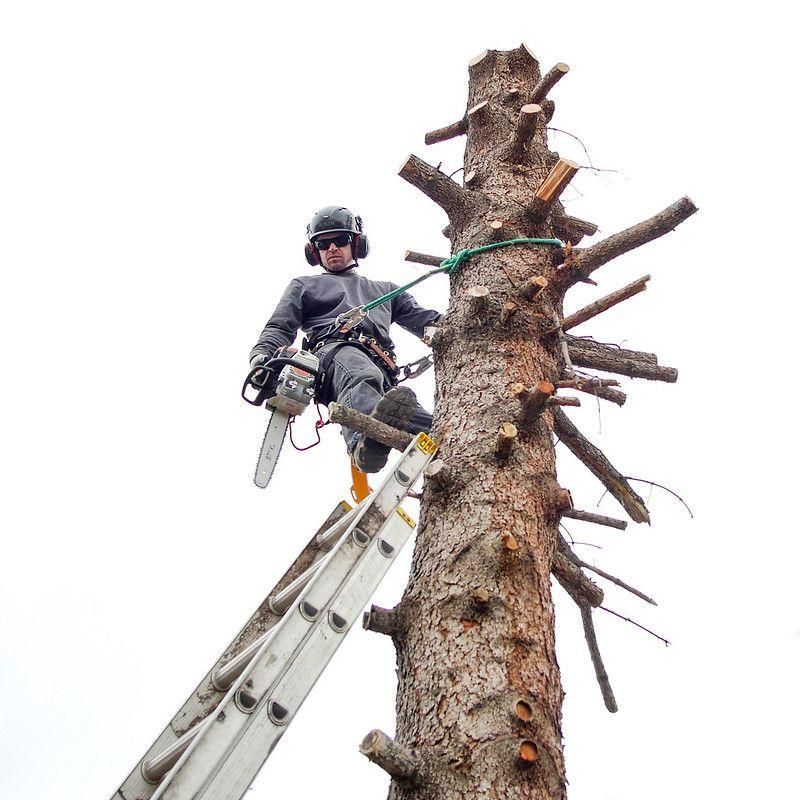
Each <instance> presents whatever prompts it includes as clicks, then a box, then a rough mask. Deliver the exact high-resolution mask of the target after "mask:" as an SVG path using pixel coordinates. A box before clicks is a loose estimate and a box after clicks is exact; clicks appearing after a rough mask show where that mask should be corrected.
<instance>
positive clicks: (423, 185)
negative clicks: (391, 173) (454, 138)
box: [398, 155, 464, 215]
mask: <svg viewBox="0 0 800 800" xmlns="http://www.w3.org/2000/svg"><path fill="white" fill-rule="evenodd" d="M398 174H399V175H400V177H401V178H403V179H404V180H406V181H408V182H409V183H410V184H411V185H412V186H416V187H417V189H419V190H420V191H421V192H422V193H423V194H425V195H427V197H429V198H430V199H431V200H433V202H434V203H436V204H438V205H439V206H440V207H441V208H442V209H443V210H444V211H445V212H446V213H447V214H448V215H452V214H453V213H454V212H456V211H457V210H458V209H459V208H461V206H462V205H463V204H464V189H463V188H462V187H461V186H459V185H458V184H457V183H456V182H455V181H454V180H453V179H452V178H448V177H447V175H445V174H444V173H443V172H439V170H437V169H434V168H433V167H432V166H431V165H430V164H428V163H426V162H425V161H423V160H422V159H421V158H417V156H415V155H410V156H409V157H408V158H407V159H406V160H405V162H404V163H403V165H402V166H401V167H400V171H399V173H398Z"/></svg>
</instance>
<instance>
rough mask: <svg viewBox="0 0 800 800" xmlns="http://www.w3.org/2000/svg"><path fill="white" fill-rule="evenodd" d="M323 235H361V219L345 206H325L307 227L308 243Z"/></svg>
mask: <svg viewBox="0 0 800 800" xmlns="http://www.w3.org/2000/svg"><path fill="white" fill-rule="evenodd" d="M321 233H352V234H354V235H356V236H357V235H358V234H359V233H361V217H357V216H356V215H355V214H354V213H353V212H352V211H351V210H350V209H349V208H345V207H344V206H325V208H321V209H320V210H319V211H317V213H316V214H314V216H313V217H312V218H311V222H309V223H308V226H307V227H306V236H308V241H309V242H313V241H314V237H315V236H319V234H321Z"/></svg>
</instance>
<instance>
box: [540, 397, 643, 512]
mask: <svg viewBox="0 0 800 800" xmlns="http://www.w3.org/2000/svg"><path fill="white" fill-rule="evenodd" d="M553 427H554V430H555V432H556V435H557V436H558V437H559V438H560V439H561V441H562V442H563V443H564V444H565V445H566V446H567V448H569V450H571V451H572V453H573V454H574V455H575V456H576V457H577V458H578V459H579V460H580V461H582V462H583V463H584V464H585V465H586V467H587V468H588V469H589V471H590V472H591V473H592V474H593V475H594V476H595V477H596V478H598V480H599V481H600V482H601V483H602V484H603V485H604V486H605V487H606V489H608V491H609V492H610V493H611V495H612V496H613V497H614V498H616V500H617V501H618V502H619V503H620V504H621V505H622V507H623V508H624V509H625V511H627V513H628V516H630V518H631V519H632V520H633V521H634V522H646V523H648V524H649V523H650V515H649V514H648V512H647V508H646V506H645V504H644V500H643V499H642V498H641V497H639V495H638V494H636V492H635V491H634V490H633V488H631V485H630V484H629V483H628V481H627V480H626V479H625V476H624V475H622V473H621V472H619V470H617V469H615V468H614V467H613V466H612V464H611V462H610V461H609V460H608V459H607V458H606V457H605V456H604V455H603V453H602V451H601V450H600V449H599V448H598V447H595V445H593V444H592V443H591V442H590V441H589V440H588V439H586V437H585V436H583V434H582V433H581V432H580V431H579V430H578V429H577V428H576V427H575V426H574V425H573V424H572V422H570V420H569V419H568V417H567V415H566V414H565V413H564V412H563V411H562V410H561V409H560V408H554V409H553Z"/></svg>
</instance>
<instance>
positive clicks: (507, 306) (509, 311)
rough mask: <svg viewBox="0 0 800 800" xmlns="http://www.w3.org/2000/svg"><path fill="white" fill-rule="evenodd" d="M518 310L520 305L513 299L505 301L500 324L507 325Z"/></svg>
mask: <svg viewBox="0 0 800 800" xmlns="http://www.w3.org/2000/svg"><path fill="white" fill-rule="evenodd" d="M517 311H519V306H518V305H517V304H516V303H515V302H514V301H513V300H509V301H508V302H506V303H504V304H503V308H502V310H501V311H500V324H501V325H505V324H506V323H507V322H508V321H509V320H510V319H511V318H512V317H513V316H514V314H516V313H517Z"/></svg>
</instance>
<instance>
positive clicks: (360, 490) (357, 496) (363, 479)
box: [350, 459, 372, 503]
mask: <svg viewBox="0 0 800 800" xmlns="http://www.w3.org/2000/svg"><path fill="white" fill-rule="evenodd" d="M350 472H351V474H352V476H353V485H352V486H351V487H350V494H351V495H353V500H355V501H356V503H360V502H361V501H362V500H363V499H364V498H365V497H367V496H368V495H369V494H370V492H372V489H370V488H369V483H367V476H366V475H365V474H364V473H363V472H362V471H361V470H360V469H359V468H358V467H357V466H356V465H355V464H354V463H353V460H352V459H350Z"/></svg>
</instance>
